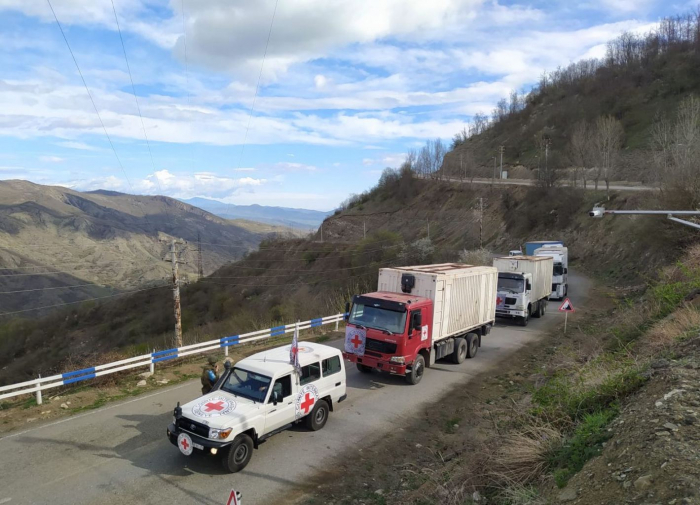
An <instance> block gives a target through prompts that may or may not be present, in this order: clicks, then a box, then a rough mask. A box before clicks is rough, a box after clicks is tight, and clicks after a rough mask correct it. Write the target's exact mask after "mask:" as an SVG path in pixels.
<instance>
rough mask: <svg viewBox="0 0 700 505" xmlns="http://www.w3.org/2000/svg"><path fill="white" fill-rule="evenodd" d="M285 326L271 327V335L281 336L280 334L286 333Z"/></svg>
mask: <svg viewBox="0 0 700 505" xmlns="http://www.w3.org/2000/svg"><path fill="white" fill-rule="evenodd" d="M285 328H286V326H275V327H274V328H270V336H271V337H279V336H280V335H284V330H285Z"/></svg>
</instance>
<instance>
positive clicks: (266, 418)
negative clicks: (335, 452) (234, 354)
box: [167, 342, 347, 472]
mask: <svg viewBox="0 0 700 505" xmlns="http://www.w3.org/2000/svg"><path fill="white" fill-rule="evenodd" d="M289 350H290V346H288V345H287V346H284V347H278V348H275V349H270V350H269V351H263V352H259V353H257V354H253V355H252V356H249V357H248V358H245V359H243V360H241V361H239V362H238V363H236V364H235V365H234V366H231V365H230V363H228V362H227V363H226V368H225V371H224V373H223V374H222V376H221V378H220V379H219V380H218V382H217V383H216V385H215V386H214V389H213V390H212V391H211V392H210V393H209V394H207V395H205V396H202V397H201V398H198V399H196V400H194V401H191V402H189V403H187V404H185V405H183V406H182V407H180V404H179V403H178V406H177V407H176V408H175V412H174V416H175V417H174V419H173V423H172V424H171V425H170V426H168V429H167V436H168V439H169V440H170V441H171V442H172V443H173V444H174V445H176V446H177V447H178V448H179V449H180V452H181V453H182V454H184V455H186V456H190V455H191V454H192V453H193V452H194V451H195V450H197V451H199V452H204V453H210V454H213V455H216V454H219V455H221V457H222V462H223V465H224V468H226V469H227V470H228V471H229V472H238V471H240V470H242V469H243V468H245V466H246V465H247V464H248V462H249V461H250V458H251V456H252V454H253V448H256V449H257V448H258V444H260V442H262V441H264V440H265V439H267V438H268V437H270V436H272V435H274V434H275V433H279V432H280V431H282V430H285V429H286V428H288V427H290V426H291V425H292V424H294V423H298V422H301V421H302V420H303V421H304V422H305V423H306V426H308V428H309V429H311V430H314V431H316V430H320V429H321V428H323V426H324V425H325V424H326V421H327V420H328V413H329V412H332V411H333V405H334V404H336V403H340V402H342V401H343V400H345V398H347V394H346V392H345V389H346V378H345V365H344V363H343V357H342V354H341V352H340V351H339V350H338V349H334V348H333V347H328V346H326V345H322V344H316V343H312V342H300V343H299V365H300V367H301V374H297V373H295V372H294V368H293V367H292V366H291V365H290V364H289Z"/></svg>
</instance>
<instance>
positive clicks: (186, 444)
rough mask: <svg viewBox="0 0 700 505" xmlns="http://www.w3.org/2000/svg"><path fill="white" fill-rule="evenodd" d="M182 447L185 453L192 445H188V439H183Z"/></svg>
mask: <svg viewBox="0 0 700 505" xmlns="http://www.w3.org/2000/svg"><path fill="white" fill-rule="evenodd" d="M180 445H181V446H182V448H183V449H184V450H185V451H186V450H187V449H189V448H190V444H188V443H187V439H186V438H183V439H182V442H180Z"/></svg>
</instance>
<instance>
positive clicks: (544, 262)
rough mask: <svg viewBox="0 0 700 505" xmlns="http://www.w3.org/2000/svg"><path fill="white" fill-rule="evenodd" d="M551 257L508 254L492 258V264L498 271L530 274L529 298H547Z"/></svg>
mask: <svg viewBox="0 0 700 505" xmlns="http://www.w3.org/2000/svg"><path fill="white" fill-rule="evenodd" d="M552 264H553V261H552V258H551V257H549V256H508V257H503V258H494V259H493V266H494V267H496V268H497V269H498V271H499V272H513V273H521V274H531V275H532V289H531V290H530V299H531V300H533V301H537V300H541V299H542V298H547V297H548V296H549V295H550V293H551V292H552Z"/></svg>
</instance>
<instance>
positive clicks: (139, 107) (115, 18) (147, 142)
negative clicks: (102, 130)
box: [111, 0, 175, 226]
mask: <svg viewBox="0 0 700 505" xmlns="http://www.w3.org/2000/svg"><path fill="white" fill-rule="evenodd" d="M111 1H112V11H113V12H114V21H116V23H117V32H119V40H120V41H121V43H122V51H123V52H124V61H126V69H127V70H128V72H129V81H131V91H133V93H134V101H135V102H136V110H137V111H138V113H139V117H140V118H141V128H142V129H143V136H144V138H145V139H146V146H147V147H148V155H149V156H150V157H151V165H152V166H153V177H155V179H156V184H158V191H160V192H161V194H162V193H163V188H162V187H161V185H160V179H158V173H157V170H156V164H155V161H153V152H152V151H151V143H150V142H149V140H148V135H147V134H146V125H145V124H144V122H143V115H142V114H141V106H140V105H139V99H138V97H137V96H136V86H134V78H133V77H132V75H131V66H130V65H129V58H128V57H127V55H126V45H124V37H123V36H122V30H121V27H120V26H119V18H118V17H117V9H116V7H115V6H114V0H111ZM165 211H166V212H167V213H168V214H170V213H169V212H168V208H167V206H166V208H165ZM170 219H171V222H172V221H173V218H172V216H170ZM174 224H175V223H174V222H173V226H174Z"/></svg>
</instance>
